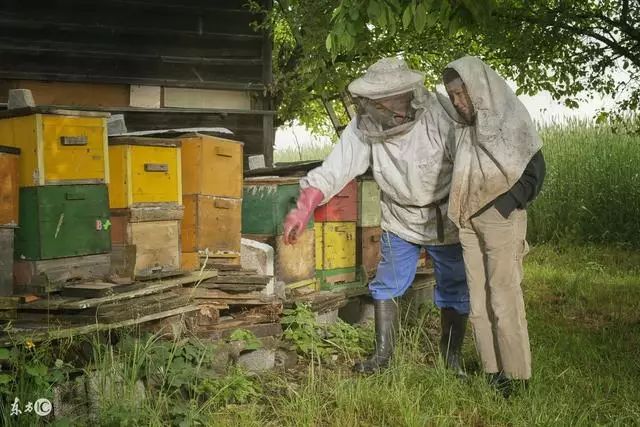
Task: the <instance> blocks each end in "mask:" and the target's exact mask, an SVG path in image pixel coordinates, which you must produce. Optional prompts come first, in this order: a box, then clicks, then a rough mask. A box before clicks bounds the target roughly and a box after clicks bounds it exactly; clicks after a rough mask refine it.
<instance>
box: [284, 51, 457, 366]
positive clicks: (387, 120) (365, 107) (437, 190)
mask: <svg viewBox="0 0 640 427" xmlns="http://www.w3.org/2000/svg"><path fill="white" fill-rule="evenodd" d="M349 91H350V93H351V95H352V96H353V97H354V99H355V100H356V102H357V104H358V114H357V117H356V118H355V119H353V120H352V121H351V122H350V123H349V125H348V126H347V127H346V129H345V130H344V131H343V133H342V136H341V138H340V141H339V142H338V143H337V144H336V146H335V147H334V149H333V150H332V151H331V153H330V154H329V155H328V156H327V158H326V159H325V161H324V162H323V164H322V166H320V167H318V168H316V169H314V170H312V171H311V172H309V174H308V175H307V176H306V177H305V178H303V179H302V180H301V187H302V190H301V193H300V197H299V199H298V203H297V207H296V208H295V209H293V210H292V211H291V212H290V213H289V215H287V217H286V219H285V226H284V239H285V242H288V243H292V242H295V239H296V237H297V235H298V233H301V232H303V231H304V229H305V226H306V224H307V223H308V221H309V219H310V217H311V215H312V213H313V211H314V209H315V208H316V207H317V206H319V205H320V204H323V203H326V202H328V201H329V199H331V198H332V197H333V196H335V195H336V194H338V193H339V192H340V191H341V190H342V188H343V187H344V186H345V185H346V184H347V183H349V182H350V181H351V180H353V179H354V178H355V177H357V176H358V175H362V174H364V173H365V172H366V171H367V169H368V168H369V167H371V169H372V171H373V176H374V179H375V180H376V182H377V183H378V185H379V186H380V189H381V191H382V198H381V210H382V220H381V227H382V229H383V236H382V239H381V251H382V259H381V261H380V264H379V266H378V269H377V273H376V277H375V278H374V279H373V280H372V281H371V283H370V284H369V288H370V291H371V295H372V296H373V298H374V304H375V328H376V349H375V352H374V354H373V355H372V356H371V357H370V358H369V359H367V360H365V361H362V362H359V363H357V364H356V366H355V367H354V369H355V370H356V371H359V372H372V371H375V370H377V369H380V368H383V367H385V366H387V364H388V362H389V359H390V357H391V355H392V353H393V348H394V341H395V338H394V337H395V333H396V331H397V328H398V326H397V320H398V308H397V301H396V298H398V297H400V296H401V295H403V294H404V293H405V291H406V290H407V288H408V287H409V286H410V285H411V283H412V282H413V279H414V277H415V273H416V266H417V262H418V257H419V253H420V249H421V247H425V248H426V250H427V252H428V254H429V256H430V257H431V259H432V260H433V263H434V267H435V276H436V282H437V285H436V288H435V295H434V299H435V302H436V304H437V305H438V306H439V307H440V308H441V312H442V328H443V333H442V338H441V350H442V353H443V357H444V359H445V361H446V363H447V365H448V366H450V367H451V368H453V369H455V370H456V371H458V372H460V373H461V372H462V371H461V365H460V360H459V358H460V347H461V345H462V340H463V337H464V331H465V325H466V319H467V314H468V312H469V297H468V289H467V284H466V278H465V274H464V265H463V260H462V249H461V246H460V244H459V241H458V233H457V230H456V227H455V225H454V224H453V223H452V222H451V221H450V220H449V219H448V218H447V199H448V195H449V189H450V185H451V174H452V171H453V149H454V148H455V140H454V132H453V127H452V125H453V123H454V122H453V121H452V119H451V118H450V117H449V115H448V114H447V113H446V112H445V110H444V109H443V107H442V105H441V102H440V101H439V100H438V99H437V96H436V95H435V94H434V93H431V92H428V91H427V90H426V89H425V88H424V75H423V74H422V73H419V72H417V71H414V70H411V69H409V67H408V66H407V64H406V63H405V62H404V61H403V60H401V59H397V58H384V59H381V60H379V61H378V62H376V63H375V64H373V65H372V66H371V67H369V69H368V70H367V72H366V73H365V75H364V76H362V77H361V78H358V79H356V80H355V81H353V82H352V83H351V84H350V85H349ZM444 102H448V100H446V98H445V100H444Z"/></svg>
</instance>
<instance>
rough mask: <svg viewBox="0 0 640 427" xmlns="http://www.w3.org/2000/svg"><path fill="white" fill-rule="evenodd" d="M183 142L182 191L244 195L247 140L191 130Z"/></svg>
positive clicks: (189, 193) (215, 194)
mask: <svg viewBox="0 0 640 427" xmlns="http://www.w3.org/2000/svg"><path fill="white" fill-rule="evenodd" d="M180 139H181V142H182V162H183V164H184V167H183V168H182V194H184V195H193V194H200V195H207V196H218V197H228V198H236V199H239V198H241V197H242V172H243V163H242V162H243V158H242V152H243V144H242V143H241V142H239V141H233V140H230V139H226V138H219V137H215V136H209V135H202V134H197V133H196V134H190V135H184V136H182V137H181V138H180Z"/></svg>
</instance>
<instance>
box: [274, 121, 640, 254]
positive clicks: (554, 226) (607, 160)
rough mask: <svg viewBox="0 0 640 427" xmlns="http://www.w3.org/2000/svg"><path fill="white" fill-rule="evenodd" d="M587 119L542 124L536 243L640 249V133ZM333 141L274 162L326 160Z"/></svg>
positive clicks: (280, 153)
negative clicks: (544, 168) (543, 164)
mask: <svg viewBox="0 0 640 427" xmlns="http://www.w3.org/2000/svg"><path fill="white" fill-rule="evenodd" d="M619 130H620V129H618V128H615V127H611V126H608V125H601V126H597V125H594V124H592V123H591V122H588V121H585V120H573V121H567V122H563V123H560V124H552V125H548V126H546V127H543V128H542V129H541V131H540V132H541V136H542V138H543V140H544V148H543V152H544V155H545V159H546V163H547V176H546V178H545V182H544V186H543V189H542V193H541V194H540V196H539V197H538V199H537V200H536V201H535V202H534V203H533V204H532V206H531V207H530V208H529V213H530V215H529V233H528V236H529V239H530V240H531V241H532V242H534V243H545V242H553V243H560V244H562V243H567V242H571V243H574V244H582V243H604V244H611V243H615V244H622V245H628V246H631V247H634V248H640V220H639V218H638V214H639V213H640V170H639V169H638V165H640V135H639V134H637V133H635V134H634V133H619ZM331 148H332V145H331V144H326V145H323V144H320V143H315V144H313V145H311V146H303V147H301V148H300V149H299V148H298V147H292V148H289V149H284V150H277V151H276V152H275V159H276V162H290V161H298V160H320V159H324V158H325V157H326V156H327V154H329V152H330V151H331Z"/></svg>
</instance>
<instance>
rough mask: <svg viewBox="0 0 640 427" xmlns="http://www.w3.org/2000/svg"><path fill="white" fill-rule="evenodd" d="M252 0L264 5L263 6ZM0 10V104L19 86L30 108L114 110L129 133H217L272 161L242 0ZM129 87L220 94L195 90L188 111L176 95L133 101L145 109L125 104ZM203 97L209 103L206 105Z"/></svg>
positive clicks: (257, 58)
mask: <svg viewBox="0 0 640 427" xmlns="http://www.w3.org/2000/svg"><path fill="white" fill-rule="evenodd" d="M262 2H263V5H264V6H265V7H271V2H272V0H262ZM2 5H3V7H2V8H0V64H2V66H0V103H2V102H6V92H7V90H8V89H10V88H17V87H24V88H29V89H31V90H32V91H33V92H34V98H35V99H36V102H37V103H38V104H42V105H60V106H73V105H75V106H84V107H88V108H90V107H94V108H97V109H103V110H107V111H111V112H122V113H124V114H125V115H126V120H127V127H128V128H129V129H130V130H133V131H135V130H149V129H161V128H165V127H192V126H223V127H227V128H229V129H230V130H232V131H233V132H235V133H236V134H237V137H238V138H239V139H241V140H243V142H245V155H247V156H248V155H252V154H264V155H265V157H266V161H267V163H269V164H271V163H272V153H273V138H274V130H273V112H272V108H273V105H272V102H271V100H270V99H269V97H268V96H265V94H264V93H265V88H266V87H267V86H268V85H269V84H270V83H271V39H270V37H269V36H268V35H266V34H264V33H261V32H256V31H255V30H254V29H253V27H252V23H253V22H257V21H259V20H260V19H261V16H260V15H255V14H252V13H251V11H249V9H248V8H247V7H246V0H217V1H210V0H182V1H180V2H178V1H174V2H166V1H162V2H160V1H152V0H130V1H126V0H104V1H100V2H95V1H93V0H58V1H55V2H24V1H17V0H5V1H2ZM136 85H143V86H156V87H162V88H189V89H206V90H221V91H224V92H219V93H216V92H203V93H202V94H201V95H200V96H199V97H198V96H194V97H193V99H194V102H195V104H194V105H193V106H191V105H189V104H188V103H186V104H185V102H184V101H180V102H178V103H177V104H176V103H175V98H176V96H175V95H176V89H170V90H171V91H172V95H173V101H171V100H170V101H171V102H169V103H165V102H164V92H163V91H160V92H158V93H160V97H161V99H160V100H157V101H159V102H155V100H151V102H150V103H148V104H146V103H145V104H143V105H147V106H151V107H156V106H159V107H160V108H157V109H155V110H154V108H144V107H143V106H141V105H139V104H136V103H135V102H134V103H133V104H132V103H131V102H130V96H131V93H132V92H131V87H135V86H136ZM229 91H237V92H239V93H238V95H233V94H231V93H229ZM156 92H157V91H156ZM134 93H137V92H135V91H134ZM150 93H152V94H153V93H155V92H154V91H153V90H152V91H150ZM178 94H179V92H178ZM210 94H211V96H215V97H217V99H216V101H215V102H213V101H211V102H208V101H206V98H207V97H208V96H209V95H210ZM223 95H224V96H223ZM225 97H226V99H228V100H229V101H228V102H229V106H228V107H225ZM183 98H184V97H183ZM188 98H189V97H188V96H187V97H186V99H188ZM232 100H234V101H233V102H232ZM238 100H244V101H242V102H239V101H238ZM167 104H168V105H167ZM238 107H248V108H246V110H243V111H235V110H238ZM165 108H166V110H165ZM180 109H189V111H184V112H182V111H180ZM191 109H197V111H195V110H193V111H192V110H191ZM218 110H219V111H218ZM227 110H232V111H227ZM240 110H242V108H240Z"/></svg>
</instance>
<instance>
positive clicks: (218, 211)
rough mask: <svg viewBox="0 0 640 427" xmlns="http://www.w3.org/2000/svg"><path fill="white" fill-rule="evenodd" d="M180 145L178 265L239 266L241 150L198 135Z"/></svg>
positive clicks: (187, 267)
mask: <svg viewBox="0 0 640 427" xmlns="http://www.w3.org/2000/svg"><path fill="white" fill-rule="evenodd" d="M181 141H182V162H183V168H182V194H183V196H182V202H183V205H184V219H183V221H182V266H183V269H185V270H195V269H197V268H199V267H200V265H201V263H202V262H203V261H204V260H206V262H207V264H208V265H211V266H214V267H216V268H221V269H225V268H228V269H239V268H240V240H241V213H242V161H243V159H242V151H243V150H242V148H243V144H242V143H241V142H238V141H232V140H230V139H225V138H219V137H214V136H209V135H202V134H190V135H184V136H182V137H181Z"/></svg>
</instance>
